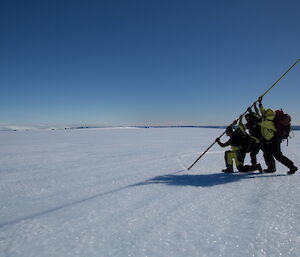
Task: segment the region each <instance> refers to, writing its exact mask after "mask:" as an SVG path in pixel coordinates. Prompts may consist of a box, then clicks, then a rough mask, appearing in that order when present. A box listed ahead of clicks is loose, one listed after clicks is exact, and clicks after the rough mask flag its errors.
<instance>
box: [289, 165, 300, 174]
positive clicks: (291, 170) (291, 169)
mask: <svg viewBox="0 0 300 257" xmlns="http://www.w3.org/2000/svg"><path fill="white" fill-rule="evenodd" d="M297 170H298V168H297V167H296V166H293V167H291V168H290V170H289V171H288V172H287V174H289V175H293V174H294V173H295V172H296V171H297Z"/></svg>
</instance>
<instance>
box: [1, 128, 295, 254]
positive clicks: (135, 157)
mask: <svg viewBox="0 0 300 257" xmlns="http://www.w3.org/2000/svg"><path fill="white" fill-rule="evenodd" d="M222 132H223V130H220V129H195V128H169V129H167V128H162V129H86V130H67V131H64V130H56V131H18V132H8V131H2V132H0V163H1V166H0V194H1V206H0V256H1V257H10V256H14V257H15V256H20V257H27V256H32V257H36V256H39V257H43V256H47V257H52V256H53V257H58V256H59V257H61V256H64V257H66V256H72V257H74V256H82V257H92V256H97V257H99V256H100V257H109V256H117V257H124V256H135V257H145V256H148V257H149V256H153V257H160V256H164V257H182V256H189V257H193V256H201V257H202V256H203V257H204V256H211V257H216V256H237V257H241V256H243V257H245V256H266V257H271V256H295V257H296V256H300V224H299V221H300V205H299V203H300V194H299V192H300V190H299V189H300V176H299V175H300V174H299V172H296V174H294V175H292V176H288V175H286V171H287V168H286V167H284V166H282V165H280V164H278V163H277V172H276V173H275V174H258V173H251V174H240V173H237V172H236V173H234V174H222V173H221V172H220V171H221V169H222V168H224V167H225V165H224V158H223V153H224V151H225V149H222V148H220V147H218V146H214V147H213V148H212V149H211V150H210V151H209V152H208V153H207V154H206V155H205V156H204V157H203V159H201V160H200V161H199V162H198V163H197V164H196V165H195V166H194V167H193V169H192V170H191V171H190V172H187V171H186V170H185V169H184V168H185V167H188V166H189V165H190V164H191V163H192V162H193V161H194V160H195V159H196V158H197V157H198V156H199V155H200V154H201V151H204V150H205V149H206V148H207V147H208V146H209V145H210V144H211V143H212V141H213V140H214V139H215V138H216V137H217V136H219V135H220V134H221V133H222ZM299 133H300V132H298V131H297V132H295V138H294V139H292V140H290V142H289V146H288V147H286V145H285V144H283V146H282V148H283V152H284V153H285V154H286V155H287V156H288V157H289V158H291V159H292V160H293V161H294V162H295V164H296V165H297V166H300V137H299V136H300V134H299ZM222 140H223V141H225V140H226V137H224V138H222ZM259 160H260V161H262V154H261V153H260V154H259ZM246 162H247V163H249V158H248V159H247V160H246ZM262 162H263V161H262ZM263 166H264V167H265V164H264V163H263Z"/></svg>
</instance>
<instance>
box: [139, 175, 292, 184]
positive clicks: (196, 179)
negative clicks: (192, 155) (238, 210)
mask: <svg viewBox="0 0 300 257" xmlns="http://www.w3.org/2000/svg"><path fill="white" fill-rule="evenodd" d="M281 176H287V175H285V174H278V175H275V174H272V175H271V174H270V175H266V174H261V173H230V174H228V173H227V174H226V173H213V174H198V175H191V174H189V175H186V174H184V175H176V174H174V173H173V174H167V175H163V176H157V177H154V178H151V179H149V180H146V181H143V182H140V183H137V184H134V185H133V186H143V185H149V184H165V185H168V186H195V187H212V186H217V185H223V184H227V183H233V182H237V181H240V180H245V179H254V178H258V177H259V178H262V177H268V178H270V177H281Z"/></svg>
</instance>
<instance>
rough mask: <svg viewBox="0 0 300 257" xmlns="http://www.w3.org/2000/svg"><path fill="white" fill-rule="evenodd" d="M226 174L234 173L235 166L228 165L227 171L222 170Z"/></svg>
mask: <svg viewBox="0 0 300 257" xmlns="http://www.w3.org/2000/svg"><path fill="white" fill-rule="evenodd" d="M222 172H224V173H233V166H232V165H228V166H227V168H226V169H224V170H222Z"/></svg>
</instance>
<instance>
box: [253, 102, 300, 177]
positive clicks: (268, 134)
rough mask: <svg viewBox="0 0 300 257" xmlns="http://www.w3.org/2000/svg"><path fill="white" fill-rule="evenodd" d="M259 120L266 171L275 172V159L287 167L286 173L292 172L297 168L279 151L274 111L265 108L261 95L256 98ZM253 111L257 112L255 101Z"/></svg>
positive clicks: (279, 142) (279, 141) (279, 145)
mask: <svg viewBox="0 0 300 257" xmlns="http://www.w3.org/2000/svg"><path fill="white" fill-rule="evenodd" d="M258 103H259V109H260V116H261V122H259V123H258V125H259V126H260V129H261V135H262V138H261V143H262V150H263V153H264V159H265V162H266V165H267V169H265V170H263V171H264V172H266V173H273V172H276V165H275V159H276V160H277V161H279V162H280V163H282V164H283V165H285V166H286V167H288V168H289V171H288V172H287V173H288V174H294V173H295V172H296V171H297V170H298V168H297V167H296V166H295V165H294V163H293V162H292V161H291V160H290V159H289V158H287V157H286V156H284V155H283V154H282V151H281V139H280V138H279V137H278V136H277V135H276V132H277V130H276V127H275V123H274V118H275V113H274V111H273V110H272V109H265V108H264V107H263V105H262V97H259V98H258ZM253 105H254V108H255V111H256V113H257V114H259V112H258V109H257V106H256V102H255V103H254V104H253Z"/></svg>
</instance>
